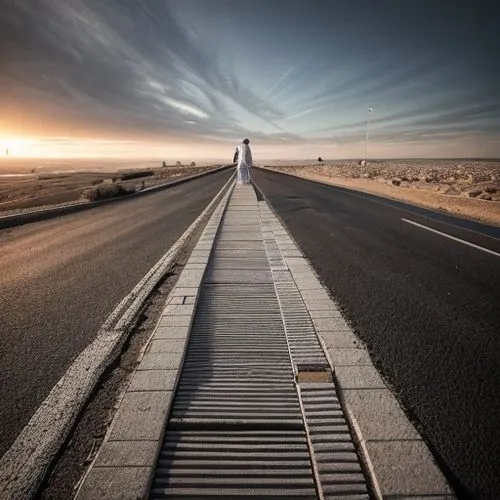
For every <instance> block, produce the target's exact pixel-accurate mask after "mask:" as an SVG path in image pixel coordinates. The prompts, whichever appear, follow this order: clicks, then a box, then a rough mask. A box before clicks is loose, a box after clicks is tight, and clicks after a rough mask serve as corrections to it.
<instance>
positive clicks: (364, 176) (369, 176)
mask: <svg viewBox="0 0 500 500" xmlns="http://www.w3.org/2000/svg"><path fill="white" fill-rule="evenodd" d="M363 178H364V179H370V178H371V175H370V174H369V173H368V172H365V173H364V174H363Z"/></svg>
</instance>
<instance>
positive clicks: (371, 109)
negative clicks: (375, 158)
mask: <svg viewBox="0 0 500 500" xmlns="http://www.w3.org/2000/svg"><path fill="white" fill-rule="evenodd" d="M372 111H373V108H369V109H368V117H367V119H366V131H365V165H366V148H367V145H368V128H369V126H370V114H371V113H372Z"/></svg>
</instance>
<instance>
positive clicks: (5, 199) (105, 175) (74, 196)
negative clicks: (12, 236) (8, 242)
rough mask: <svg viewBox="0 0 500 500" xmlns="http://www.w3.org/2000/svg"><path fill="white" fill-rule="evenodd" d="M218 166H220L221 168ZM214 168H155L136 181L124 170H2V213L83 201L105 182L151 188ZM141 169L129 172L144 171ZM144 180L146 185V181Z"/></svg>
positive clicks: (174, 166) (0, 198)
mask: <svg viewBox="0 0 500 500" xmlns="http://www.w3.org/2000/svg"><path fill="white" fill-rule="evenodd" d="M217 166H218V165H217ZM212 168H214V166H213V165H212V166H195V167H191V166H177V165H170V166H166V167H160V168H154V169H153V171H154V175H153V176H149V177H143V178H139V179H134V180H128V181H121V180H120V178H119V177H120V174H121V173H123V172H120V171H114V172H109V171H71V170H66V171H65V170H64V169H61V168H60V166H58V169H57V170H56V171H54V170H53V171H50V170H49V169H48V168H47V169H43V170H37V171H35V172H34V173H32V172H31V171H29V172H28V173H26V172H24V173H19V172H16V173H14V174H13V173H11V172H12V171H11V170H7V169H3V171H2V169H1V168H0V213H4V214H7V213H11V212H13V211H19V210H23V209H28V208H34V207H41V206H48V205H50V206H53V205H61V204H66V203H72V202H75V201H79V200H82V198H83V193H84V192H85V191H86V190H87V189H89V188H91V187H92V186H96V185H99V184H102V183H107V182H113V179H115V181H116V182H119V183H120V184H122V185H123V186H126V187H135V188H136V189H140V188H141V187H142V186H144V187H149V186H153V185H155V184H159V183H162V182H165V181H168V180H170V179H174V178H176V177H181V176H182V177H185V176H188V175H194V174H196V173H201V172H204V171H206V170H210V169H212ZM140 170H141V169H126V171H127V172H130V171H140ZM143 181H144V185H143V184H142V182H143Z"/></svg>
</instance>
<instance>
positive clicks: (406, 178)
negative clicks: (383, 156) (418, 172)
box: [401, 175, 411, 182]
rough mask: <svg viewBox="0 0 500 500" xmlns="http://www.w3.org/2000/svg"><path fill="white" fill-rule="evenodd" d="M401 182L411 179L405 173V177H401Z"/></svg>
mask: <svg viewBox="0 0 500 500" xmlns="http://www.w3.org/2000/svg"><path fill="white" fill-rule="evenodd" d="M401 182H411V180H410V179H409V178H408V177H406V175H403V177H401Z"/></svg>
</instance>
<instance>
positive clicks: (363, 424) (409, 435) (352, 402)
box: [342, 389, 421, 441]
mask: <svg viewBox="0 0 500 500" xmlns="http://www.w3.org/2000/svg"><path fill="white" fill-rule="evenodd" d="M342 396H343V397H344V400H345V402H346V404H347V406H348V407H349V410H350V411H352V413H353V414H354V415H356V422H357V424H358V426H359V428H360V430H361V435H362V436H363V439H364V440H365V441H369V440H385V441H389V440H408V439H413V440H421V438H420V435H419V434H418V432H417V431H416V430H415V428H414V427H413V425H411V423H410V422H409V420H408V419H407V418H406V415H405V414H404V412H403V410H402V409H401V407H400V406H399V404H398V402H397V401H396V399H395V398H394V396H393V395H392V393H391V392H390V391H389V390H388V389H345V390H343V391H342Z"/></svg>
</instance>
